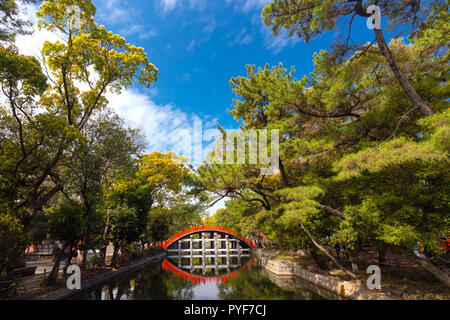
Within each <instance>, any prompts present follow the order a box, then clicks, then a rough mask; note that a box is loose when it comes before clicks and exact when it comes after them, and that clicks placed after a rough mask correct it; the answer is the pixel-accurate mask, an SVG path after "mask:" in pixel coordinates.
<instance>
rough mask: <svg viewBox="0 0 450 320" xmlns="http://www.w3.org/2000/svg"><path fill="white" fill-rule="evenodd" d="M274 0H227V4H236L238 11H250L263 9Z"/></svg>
mask: <svg viewBox="0 0 450 320" xmlns="http://www.w3.org/2000/svg"><path fill="white" fill-rule="evenodd" d="M271 1H272V0H226V1H225V2H226V3H227V4H234V8H235V9H236V10H238V11H243V12H249V11H252V10H261V9H262V8H264V7H265V6H266V5H268V4H269V3H270V2H271Z"/></svg>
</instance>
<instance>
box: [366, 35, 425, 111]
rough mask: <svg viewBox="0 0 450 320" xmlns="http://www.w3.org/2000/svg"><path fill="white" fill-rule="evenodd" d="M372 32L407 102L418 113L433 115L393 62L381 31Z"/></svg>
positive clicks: (393, 59)
mask: <svg viewBox="0 0 450 320" xmlns="http://www.w3.org/2000/svg"><path fill="white" fill-rule="evenodd" d="M374 30H375V37H376V39H377V42H378V47H379V48H380V51H381V54H382V55H383V56H384V57H385V58H386V60H387V62H388V63H389V67H390V68H391V70H392V72H393V73H394V75H395V77H396V78H397V81H398V82H399V83H400V86H401V87H402V88H403V90H405V93H406V94H407V96H408V97H409V100H411V103H412V104H413V106H414V107H415V108H417V109H419V110H420V112H422V113H423V114H424V115H426V116H431V115H432V114H433V110H431V109H430V107H428V106H427V105H426V103H425V102H424V101H423V99H422V97H421V96H419V94H418V93H417V91H416V90H415V89H414V87H413V86H412V85H411V83H410V82H409V81H408V79H407V78H406V76H405V74H404V73H403V71H402V70H401V69H400V66H399V65H398V63H397V61H396V60H395V58H394V55H393V54H392V52H391V49H389V46H388V45H387V43H386V40H385V39H384V35H383V31H381V29H374Z"/></svg>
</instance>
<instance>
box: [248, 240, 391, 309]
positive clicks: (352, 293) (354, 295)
mask: <svg viewBox="0 0 450 320" xmlns="http://www.w3.org/2000/svg"><path fill="white" fill-rule="evenodd" d="M270 253H271V252H270V251H268V250H263V249H256V250H254V254H255V256H256V257H257V258H258V259H259V260H260V261H261V264H262V266H263V267H264V268H265V270H266V271H267V272H268V273H269V275H270V274H272V275H275V276H277V277H294V276H295V277H298V278H300V279H301V280H304V281H305V282H307V283H311V284H314V285H316V286H318V287H320V288H323V289H326V290H327V291H329V294H328V295H324V292H320V293H319V294H320V295H322V296H324V297H326V298H328V299H342V298H344V299H350V300H393V299H392V298H390V297H388V296H387V295H385V294H383V293H380V292H375V291H370V290H368V289H366V288H365V287H364V285H363V284H362V283H361V282H360V281H341V280H339V279H336V278H334V277H331V276H328V275H323V274H318V273H314V272H312V271H309V270H306V269H305V268H304V267H303V266H301V265H299V264H297V263H295V262H292V261H288V260H281V259H277V258H273V257H271V256H270ZM275 282H279V283H280V284H281V286H283V285H284V286H289V285H290V284H292V283H293V282H292V281H289V280H284V281H282V280H280V279H278V280H277V281H275ZM319 290H320V289H319Z"/></svg>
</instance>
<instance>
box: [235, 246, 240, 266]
mask: <svg viewBox="0 0 450 320" xmlns="http://www.w3.org/2000/svg"><path fill="white" fill-rule="evenodd" d="M236 246H237V251H238V264H239V265H240V264H241V243H240V242H239V241H238V242H236Z"/></svg>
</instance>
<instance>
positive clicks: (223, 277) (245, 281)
mask: <svg viewBox="0 0 450 320" xmlns="http://www.w3.org/2000/svg"><path fill="white" fill-rule="evenodd" d="M204 273H205V272H201V273H200V274H198V272H196V273H189V272H187V271H186V270H182V269H179V268H177V267H175V266H174V265H173V264H171V263H170V262H168V261H166V262H163V263H160V264H158V265H154V266H150V267H148V268H146V269H143V270H141V271H140V272H137V273H135V274H133V275H130V276H128V277H125V278H123V279H121V280H118V281H113V282H111V283H108V284H107V285H104V286H103V287H101V288H98V289H96V290H93V291H92V292H90V293H88V294H85V295H84V296H82V297H78V299H80V298H81V299H87V300H130V299H133V300H194V299H197V298H199V297H200V298H202V299H222V300H316V299H323V298H322V297H321V296H320V295H318V294H316V293H313V291H311V290H308V289H305V288H303V287H300V288H298V287H297V288H293V289H290V288H288V289H284V288H281V287H279V286H278V285H277V284H276V283H275V282H276V281H273V279H272V280H271V279H270V278H269V277H268V275H267V274H266V273H265V272H264V271H263V270H262V269H261V268H260V267H259V266H258V263H257V261H255V260H253V259H252V260H250V261H248V262H247V263H246V264H245V265H243V266H242V267H241V268H238V269H237V270H232V271H231V272H230V273H229V274H226V273H225V274H224V273H221V274H220V275H219V276H215V275H214V274H212V273H211V271H208V272H207V273H206V276H205V275H204Z"/></svg>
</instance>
